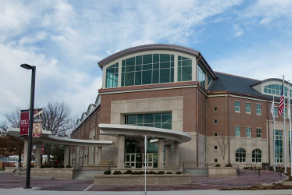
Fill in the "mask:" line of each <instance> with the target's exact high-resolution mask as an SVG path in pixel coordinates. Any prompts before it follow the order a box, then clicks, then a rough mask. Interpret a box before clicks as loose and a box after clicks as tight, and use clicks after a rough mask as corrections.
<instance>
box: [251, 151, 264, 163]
mask: <svg viewBox="0 0 292 195" xmlns="http://www.w3.org/2000/svg"><path fill="white" fill-rule="evenodd" d="M252 162H255V163H259V162H262V151H261V150H260V149H255V150H253V151H252Z"/></svg>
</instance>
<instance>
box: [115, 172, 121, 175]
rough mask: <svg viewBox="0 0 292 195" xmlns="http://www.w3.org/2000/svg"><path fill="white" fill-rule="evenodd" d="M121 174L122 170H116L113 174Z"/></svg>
mask: <svg viewBox="0 0 292 195" xmlns="http://www.w3.org/2000/svg"><path fill="white" fill-rule="evenodd" d="M120 174H122V172H121V171H115V172H114V173H113V175H120Z"/></svg>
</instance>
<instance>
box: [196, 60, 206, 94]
mask: <svg viewBox="0 0 292 195" xmlns="http://www.w3.org/2000/svg"><path fill="white" fill-rule="evenodd" d="M197 79H198V81H199V82H200V85H201V86H202V87H203V88H205V82H206V71H205V70H204V69H203V68H202V66H201V65H200V64H199V63H198V65H197Z"/></svg>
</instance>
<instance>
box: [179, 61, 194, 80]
mask: <svg viewBox="0 0 292 195" xmlns="http://www.w3.org/2000/svg"><path fill="white" fill-rule="evenodd" d="M191 80H192V60H191V59H190V58H185V57H182V56H178V77H177V81H191Z"/></svg>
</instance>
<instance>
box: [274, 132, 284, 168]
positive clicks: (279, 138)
mask: <svg viewBox="0 0 292 195" xmlns="http://www.w3.org/2000/svg"><path fill="white" fill-rule="evenodd" d="M275 134H276V136H275V142H276V145H275V146H276V147H275V151H276V155H275V159H276V162H280V163H281V162H283V131H281V130H275Z"/></svg>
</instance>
